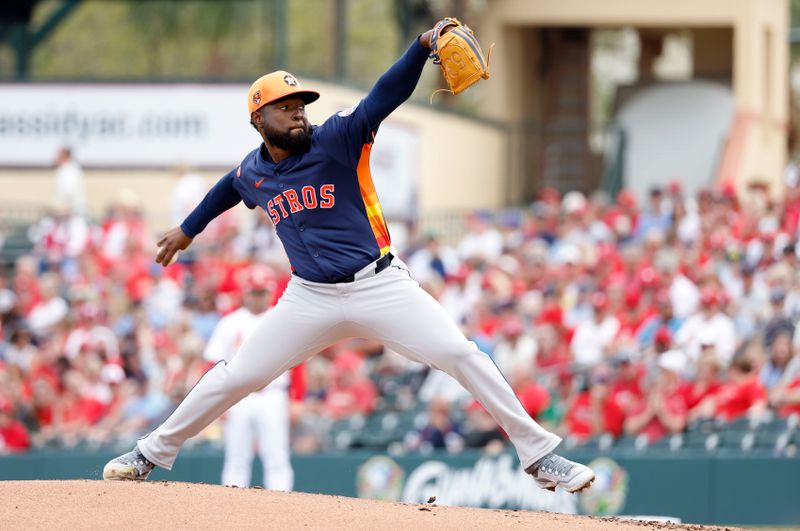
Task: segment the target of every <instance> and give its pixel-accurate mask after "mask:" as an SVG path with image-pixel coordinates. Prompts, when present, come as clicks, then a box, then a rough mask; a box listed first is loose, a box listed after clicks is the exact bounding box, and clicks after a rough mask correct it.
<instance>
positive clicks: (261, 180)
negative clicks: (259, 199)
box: [256, 177, 264, 188]
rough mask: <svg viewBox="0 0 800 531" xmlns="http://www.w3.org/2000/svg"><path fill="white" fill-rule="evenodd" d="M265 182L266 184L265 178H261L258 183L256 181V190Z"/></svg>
mask: <svg viewBox="0 0 800 531" xmlns="http://www.w3.org/2000/svg"><path fill="white" fill-rule="evenodd" d="M263 182H264V177H262V178H260V179H259V180H257V181H256V188H258V187H259V186H261V183H263Z"/></svg>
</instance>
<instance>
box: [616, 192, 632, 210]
mask: <svg viewBox="0 0 800 531" xmlns="http://www.w3.org/2000/svg"><path fill="white" fill-rule="evenodd" d="M617 203H619V204H620V205H622V206H624V207H626V208H631V209H634V208H636V196H635V195H633V192H631V191H630V190H628V189H627V188H623V189H622V190H620V191H619V193H618V194H617Z"/></svg>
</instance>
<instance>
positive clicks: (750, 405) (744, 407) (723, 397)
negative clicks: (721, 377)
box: [714, 353, 767, 422]
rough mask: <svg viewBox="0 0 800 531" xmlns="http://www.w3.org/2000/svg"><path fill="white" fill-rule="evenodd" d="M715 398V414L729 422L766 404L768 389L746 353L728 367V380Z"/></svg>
mask: <svg viewBox="0 0 800 531" xmlns="http://www.w3.org/2000/svg"><path fill="white" fill-rule="evenodd" d="M714 398H715V406H716V407H715V411H714V413H715V416H717V417H719V418H722V419H723V420H725V421H728V422H730V421H732V420H736V419H737V418H739V417H741V416H742V415H745V414H747V413H749V412H751V411H752V412H758V411H759V410H760V409H762V408H764V407H765V406H766V402H767V391H766V389H765V388H764V384H762V383H761V381H760V380H759V379H758V371H757V370H756V369H755V366H754V363H753V360H752V359H751V358H750V357H749V356H748V355H747V354H746V353H743V354H740V355H738V356H737V357H736V358H735V359H734V361H733V363H732V364H731V367H730V369H728V381H727V382H726V383H725V384H724V385H723V386H722V387H721V388H720V390H719V392H718V393H717V395H716V397H714Z"/></svg>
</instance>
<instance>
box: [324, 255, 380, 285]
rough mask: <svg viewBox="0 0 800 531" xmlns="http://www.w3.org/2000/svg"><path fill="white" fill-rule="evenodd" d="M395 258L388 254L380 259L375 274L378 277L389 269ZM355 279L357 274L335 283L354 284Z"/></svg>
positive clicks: (376, 264)
mask: <svg viewBox="0 0 800 531" xmlns="http://www.w3.org/2000/svg"><path fill="white" fill-rule="evenodd" d="M393 258H394V256H392V253H386V254H385V255H383V256H382V257H380V258H379V259H378V260H377V261H376V262H375V274H376V275H377V274H378V273H380V272H381V271H383V270H384V269H386V268H387V267H389V264H391V263H392V259H393ZM355 279H356V276H355V274H353V275H348V276H346V277H342V278H340V279H338V280H336V281H335V283H336V284H338V283H340V282H354V281H355Z"/></svg>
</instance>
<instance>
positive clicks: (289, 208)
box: [262, 179, 336, 225]
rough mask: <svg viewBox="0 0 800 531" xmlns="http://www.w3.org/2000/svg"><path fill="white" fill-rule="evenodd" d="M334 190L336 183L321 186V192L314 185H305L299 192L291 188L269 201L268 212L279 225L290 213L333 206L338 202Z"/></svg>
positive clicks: (275, 223) (273, 221) (274, 222)
mask: <svg viewBox="0 0 800 531" xmlns="http://www.w3.org/2000/svg"><path fill="white" fill-rule="evenodd" d="M262 180H263V179H262ZM333 192H334V185H332V184H323V185H322V186H320V188H319V193H317V189H316V188H314V187H313V186H304V187H303V188H302V189H301V190H300V193H299V194H298V193H297V191H296V190H294V189H292V188H290V189H289V190H286V191H285V192H282V193H280V194H278V195H276V196H275V197H273V198H272V199H270V200H269V201H267V214H269V217H270V219H271V220H272V223H273V224H274V225H277V224H278V223H280V221H281V220H282V219H286V218H287V217H289V213H292V214H294V213H295V212H300V211H301V210H311V209H315V208H331V207H333V205H334V203H336V199H335V197H334V195H333Z"/></svg>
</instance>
